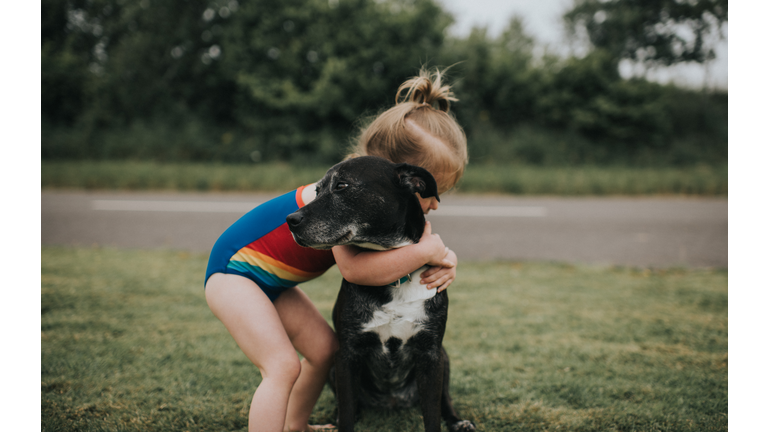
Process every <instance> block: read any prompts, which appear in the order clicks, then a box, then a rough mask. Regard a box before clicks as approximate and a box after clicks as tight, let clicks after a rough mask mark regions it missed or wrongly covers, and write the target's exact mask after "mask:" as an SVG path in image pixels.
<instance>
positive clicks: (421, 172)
mask: <svg viewBox="0 0 768 432" xmlns="http://www.w3.org/2000/svg"><path fill="white" fill-rule="evenodd" d="M395 172H396V173H397V177H398V178H399V179H400V186H401V187H403V188H406V189H407V190H408V191H410V192H411V193H416V192H418V193H419V195H421V197H422V198H429V197H435V198H437V201H438V202H439V201H440V197H439V196H438V195H437V182H436V181H435V178H434V177H432V174H430V173H429V171H427V170H425V169H424V168H422V167H418V166H416V165H410V164H407V163H400V164H397V165H395Z"/></svg>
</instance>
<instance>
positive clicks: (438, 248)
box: [333, 222, 456, 286]
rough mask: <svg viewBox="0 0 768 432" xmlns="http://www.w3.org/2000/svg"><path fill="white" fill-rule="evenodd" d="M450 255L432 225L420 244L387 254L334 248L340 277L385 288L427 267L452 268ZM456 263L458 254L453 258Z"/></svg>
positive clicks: (425, 231)
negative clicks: (434, 232)
mask: <svg viewBox="0 0 768 432" xmlns="http://www.w3.org/2000/svg"><path fill="white" fill-rule="evenodd" d="M451 254H452V251H450V250H449V249H448V248H447V247H445V245H444V244H443V241H442V240H441V239H440V236H439V235H437V234H432V226H431V224H430V223H429V222H427V224H426V225H425V226H424V234H422V236H421V239H420V240H419V242H418V243H416V244H413V245H409V246H405V247H402V248H399V249H392V250H388V251H370V250H366V249H362V248H359V247H357V246H335V247H334V248H333V256H334V258H335V259H336V264H337V265H338V266H339V270H340V271H341V275H342V276H344V279H346V280H348V281H349V282H352V283H355V284H358V285H369V286H383V285H388V284H390V283H392V282H394V281H396V280H398V279H400V278H401V277H403V276H405V275H407V274H409V273H412V272H414V271H416V270H418V269H419V268H420V267H422V266H424V265H431V266H437V267H441V268H451V267H454V266H455V265H456V263H455V261H453V262H452V261H451V260H450V259H449V257H451ZM452 256H453V258H454V260H455V256H456V255H455V254H453V255H452Z"/></svg>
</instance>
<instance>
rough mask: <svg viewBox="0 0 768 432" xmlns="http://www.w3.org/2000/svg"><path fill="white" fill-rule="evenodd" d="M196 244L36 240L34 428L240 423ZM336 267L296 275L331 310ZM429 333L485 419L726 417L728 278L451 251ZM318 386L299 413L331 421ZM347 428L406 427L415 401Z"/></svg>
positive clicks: (246, 366)
mask: <svg viewBox="0 0 768 432" xmlns="http://www.w3.org/2000/svg"><path fill="white" fill-rule="evenodd" d="M205 262H206V257H205V256H203V255H199V254H188V253H184V252H178V251H118V250H111V249H99V248H51V247H44V248H43V249H42V252H41V263H42V267H41V282H42V284H41V295H40V300H41V302H40V304H41V311H40V312H41V317H40V323H41V329H40V330H41V371H40V375H41V376H40V379H41V388H40V402H41V417H42V423H41V430H43V431H54V430H59V431H98V430H120V431H204V430H208V431H210V430H228V431H231V430H238V431H239V430H246V429H247V415H248V408H249V404H250V401H251V398H252V395H253V392H254V390H255V388H256V386H257V385H258V384H259V383H260V382H261V377H260V375H259V372H258V369H257V368H256V367H255V366H254V365H253V364H251V363H250V362H249V361H248V359H247V358H246V357H245V356H244V355H243V353H242V352H241V351H240V349H239V348H238V347H237V345H236V344H235V342H234V340H233V339H232V337H231V336H230V335H229V334H228V332H227V331H226V329H225V328H224V326H223V325H222V324H221V323H220V322H219V321H218V320H217V319H216V318H215V317H214V316H213V314H212V313H211V312H210V310H209V309H208V307H207V305H206V303H205V297H204V292H203V277H204V273H205ZM340 280H341V275H340V274H339V273H338V271H337V270H336V269H335V268H334V269H331V270H330V271H328V272H327V273H326V274H325V275H323V276H322V277H320V278H318V279H316V280H313V281H310V282H308V283H306V284H303V285H302V289H303V290H304V291H305V292H306V293H307V294H308V295H309V296H310V298H311V299H312V301H313V302H314V303H315V305H316V306H317V307H318V309H319V310H320V312H321V313H322V314H323V316H324V317H325V318H326V319H327V320H330V314H331V309H332V308H333V302H334V300H335V297H336V294H337V293H338V288H339V283H340ZM448 291H449V295H450V298H451V305H450V314H449V321H448V328H447V332H446V336H445V340H444V345H445V348H446V350H447V351H448V353H449V355H450V356H451V391H452V396H453V400H454V404H455V405H456V409H457V410H458V412H459V413H460V414H461V415H462V416H465V417H466V418H469V419H471V420H472V421H474V422H475V423H476V424H477V425H478V427H479V430H485V431H552V430H563V431H582V432H587V431H611V430H621V431H630V430H644V431H646V430H647V431H650V430H659V431H726V430H728V273H727V272H726V271H722V270H690V269H669V270H650V269H629V268H602V267H589V266H570V265H562V264H555V263H525V264H521V263H510V262H498V263H485V264H481V263H467V262H465V263H462V264H461V265H460V267H459V273H458V278H457V279H456V282H454V284H452V285H451V287H450V289H449V290H448ZM335 406H336V403H335V400H334V398H333V394H332V393H331V391H330V390H329V389H327V388H326V389H325V390H324V391H323V394H322V395H321V397H320V400H319V402H318V404H317V405H316V406H315V409H314V411H313V413H312V417H311V421H312V422H314V423H316V424H325V423H328V422H333V421H334V420H335V415H334V409H335ZM358 430H369V431H392V430H398V431H420V430H423V424H422V422H421V418H420V413H419V410H418V409H411V410H404V411H397V412H379V411H374V410H363V411H362V413H361V419H360V421H359V423H358Z"/></svg>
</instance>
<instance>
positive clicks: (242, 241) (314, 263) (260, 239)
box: [205, 186, 336, 302]
mask: <svg viewBox="0 0 768 432" xmlns="http://www.w3.org/2000/svg"><path fill="white" fill-rule="evenodd" d="M305 187H306V186H302V187H300V188H298V189H297V190H295V191H293V192H289V193H287V194H285V195H282V196H279V197H277V198H274V199H272V200H270V201H267V202H265V203H264V204H261V205H259V206H258V207H256V208H254V209H253V210H251V211H249V212H248V213H246V214H245V216H243V217H241V218H240V219H238V220H237V222H235V223H234V224H232V226H230V227H229V228H227V230H226V231H224V233H223V234H222V235H221V237H219V239H218V240H217V241H216V244H214V245H213V250H212V251H211V256H210V258H209V259H208V269H207V270H206V272H205V282H206V283H207V282H208V278H209V277H211V275H212V274H214V273H226V274H236V275H240V276H243V277H246V278H248V279H250V280H252V281H254V282H255V283H256V284H257V285H258V286H259V287H261V290H262V291H264V293H265V294H266V295H267V297H269V299H270V300H272V301H273V302H274V301H275V299H277V297H278V296H279V295H280V294H281V293H282V292H283V291H285V290H286V289H288V288H290V287H293V286H296V284H299V283H301V282H306V281H308V280H310V279H314V278H316V277H318V276H320V275H321V274H323V273H325V271H326V270H328V269H329V268H330V267H331V266H333V265H334V264H335V263H336V261H335V260H334V258H333V253H332V252H331V251H330V250H315V249H311V248H305V247H301V246H299V245H298V244H296V242H295V241H294V240H293V236H291V231H290V230H289V229H288V224H287V223H286V222H285V217H286V216H288V215H289V214H291V213H293V212H295V211H296V210H298V209H299V208H301V207H303V206H304V201H302V199H301V192H302V191H303V190H304V188H305Z"/></svg>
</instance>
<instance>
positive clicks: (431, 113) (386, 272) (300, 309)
mask: <svg viewBox="0 0 768 432" xmlns="http://www.w3.org/2000/svg"><path fill="white" fill-rule="evenodd" d="M403 94H404V96H403V97H402V98H401V95H403ZM396 101H397V102H398V103H397V104H396V105H395V106H394V107H392V108H390V109H389V110H387V111H385V112H384V113H382V114H381V115H379V116H378V117H377V118H376V119H375V120H374V121H373V122H372V123H371V124H370V125H369V126H368V127H367V128H365V129H364V130H363V132H362V134H361V136H360V138H359V140H358V144H357V146H356V148H355V153H354V154H352V155H350V157H354V156H358V155H372V156H380V157H383V158H386V159H389V160H391V161H392V162H396V163H400V162H407V163H410V164H413V165H419V166H421V167H423V168H426V169H427V170H429V171H430V172H431V173H432V174H433V176H434V177H435V180H437V183H438V190H439V192H440V193H441V194H442V193H444V192H446V191H447V190H449V189H451V188H452V187H453V186H454V185H455V184H456V183H457V182H458V180H459V179H460V178H461V176H462V174H463V172H464V166H465V165H466V163H467V144H466V137H465V136H464V132H463V131H462V129H461V127H460V126H459V125H458V124H457V123H456V120H455V119H454V118H453V116H452V115H450V114H449V113H448V110H449V106H450V105H449V104H450V102H451V101H456V99H455V98H454V97H453V95H452V93H451V91H450V88H449V87H448V86H443V85H441V76H440V73H439V71H436V72H434V73H429V72H427V71H426V70H423V69H422V71H421V72H420V74H419V76H418V77H414V78H412V79H410V80H408V81H406V82H405V83H404V84H403V85H401V86H400V88H399V89H398V91H397V96H396ZM314 196H315V186H314V184H311V185H307V186H304V187H301V188H299V189H297V190H296V191H293V192H290V193H287V194H285V195H282V196H280V197H277V198H275V199H273V200H271V201H269V202H266V203H264V204H262V205H260V206H258V207H256V208H255V209H253V210H251V211H250V212H249V213H247V214H246V215H245V216H243V217H242V218H241V219H240V220H238V221H237V222H235V223H234V224H233V225H232V226H231V227H230V228H228V229H227V230H226V231H225V232H224V234H222V236H221V237H220V238H219V240H217V242H216V244H215V245H214V247H213V250H212V251H211V256H210V258H209V261H208V269H207V271H206V278H205V280H206V283H205V297H206V300H207V302H208V305H209V307H210V308H211V311H212V312H213V313H214V315H215V316H216V317H217V318H218V319H219V320H221V322H222V323H223V324H224V326H225V327H226V328H227V330H228V331H229V332H230V334H232V336H233V337H234V339H235V341H236V342H237V344H238V346H240V348H241V349H242V350H243V352H244V353H245V355H246V356H247V357H248V358H249V359H250V360H251V361H252V362H253V364H255V365H256V366H257V367H258V368H259V371H260V372H261V375H262V382H261V384H260V385H259V386H258V388H257V389H256V392H255V393H254V395H253V399H252V401H251V408H250V412H249V415H248V429H249V431H281V430H288V431H317V430H333V429H334V428H333V426H332V425H325V426H310V425H308V421H309V416H310V414H311V412H312V408H313V407H314V405H315V402H317V398H318V397H319V396H320V392H321V391H322V389H323V385H324V384H325V381H326V377H327V375H328V370H329V368H330V366H331V364H332V362H333V355H334V353H335V352H336V350H337V349H338V342H337V340H336V336H335V334H334V332H333V330H332V329H331V328H330V326H329V325H328V324H327V323H326V321H325V319H323V317H322V316H321V315H320V312H319V311H318V310H317V308H316V307H315V306H314V305H313V304H312V302H311V301H310V299H309V298H308V297H307V295H306V294H304V292H303V291H302V290H301V289H299V288H298V287H297V286H296V285H297V284H298V283H301V282H306V281H307V280H310V279H313V278H315V277H317V276H319V275H321V274H323V273H324V272H325V271H326V270H327V269H328V268H330V267H331V266H332V265H333V264H334V263H336V264H338V266H339V270H340V271H341V274H342V276H344V278H345V279H347V280H348V281H350V282H353V283H356V284H360V285H373V286H379V285H386V284H389V283H391V282H392V281H394V280H398V279H400V278H401V277H403V276H405V275H406V274H409V273H412V272H413V271H415V270H417V269H418V268H420V267H421V266H423V265H425V264H426V265H430V266H433V267H432V268H431V269H429V270H428V271H425V272H424V273H423V274H422V280H421V283H422V284H424V285H426V287H425V289H438V290H439V291H442V290H444V289H446V288H447V287H448V286H449V285H450V284H451V283H452V282H453V280H454V279H455V278H456V264H457V262H458V260H457V257H456V254H455V253H454V252H453V251H451V250H450V249H448V248H447V247H446V246H445V245H444V244H443V242H442V240H440V236H438V235H437V234H432V232H431V226H430V225H429V222H427V226H426V227H425V230H424V234H423V235H422V237H421V239H420V241H419V243H417V244H414V245H410V246H406V247H403V248H400V249H395V250H390V251H383V252H372V251H366V250H364V249H361V248H358V247H356V246H337V247H334V248H333V249H332V250H331V251H327V250H325V251H318V250H313V249H308V248H302V247H300V246H298V245H297V244H296V243H295V242H294V241H293V238H292V237H291V234H290V231H289V230H288V228H287V224H286V223H285V217H286V216H287V215H289V214H290V213H293V212H294V211H296V210H297V209H298V208H300V207H302V206H304V205H305V204H306V203H308V202H310V201H311V200H312V199H314ZM419 200H420V202H421V206H422V209H423V210H424V213H428V212H429V211H430V210H436V209H437V207H438V202H437V199H436V198H427V199H423V198H421V197H419ZM296 351H299V352H300V353H301V354H302V355H303V356H304V359H303V360H301V361H299V358H298V356H297V355H296Z"/></svg>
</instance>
